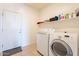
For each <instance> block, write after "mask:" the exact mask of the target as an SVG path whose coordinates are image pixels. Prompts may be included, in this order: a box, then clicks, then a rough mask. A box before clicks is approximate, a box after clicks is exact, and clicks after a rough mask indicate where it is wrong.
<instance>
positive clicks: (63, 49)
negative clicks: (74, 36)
mask: <svg viewBox="0 0 79 59" xmlns="http://www.w3.org/2000/svg"><path fill="white" fill-rule="evenodd" d="M50 47H51V52H52V54H53V55H55V56H73V52H72V49H71V47H70V46H69V45H68V44H67V43H66V42H64V41H62V40H60V39H55V40H53V41H52V44H51V46H50Z"/></svg>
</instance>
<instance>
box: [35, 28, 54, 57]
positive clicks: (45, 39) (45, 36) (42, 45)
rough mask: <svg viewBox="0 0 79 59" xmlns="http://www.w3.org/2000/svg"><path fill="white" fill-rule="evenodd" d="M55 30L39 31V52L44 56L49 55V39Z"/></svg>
mask: <svg viewBox="0 0 79 59" xmlns="http://www.w3.org/2000/svg"><path fill="white" fill-rule="evenodd" d="M52 32H53V30H50V29H43V30H41V31H39V32H38V33H37V42H36V43H37V52H38V53H39V54H41V55H43V56H48V55H49V39H50V33H52Z"/></svg>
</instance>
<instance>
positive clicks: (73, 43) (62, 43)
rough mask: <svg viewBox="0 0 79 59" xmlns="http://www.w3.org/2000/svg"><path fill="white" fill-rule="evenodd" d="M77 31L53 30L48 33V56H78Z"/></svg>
mask: <svg viewBox="0 0 79 59" xmlns="http://www.w3.org/2000/svg"><path fill="white" fill-rule="evenodd" d="M78 55H79V35H78V33H69V32H55V33H54V34H51V35H50V40H49V56H78Z"/></svg>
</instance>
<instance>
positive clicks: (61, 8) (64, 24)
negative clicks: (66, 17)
mask: <svg viewBox="0 0 79 59" xmlns="http://www.w3.org/2000/svg"><path fill="white" fill-rule="evenodd" d="M77 8H79V4H74V3H70V4H68V3H67V4H66V3H65V4H64V3H63V4H57V3H56V4H55V3H54V4H51V5H50V6H48V7H47V8H44V9H43V10H42V11H41V13H40V15H41V16H40V20H48V19H49V18H51V17H54V16H57V15H59V14H62V13H64V14H66V13H71V12H74V11H75V9H77ZM73 20H74V19H73ZM77 22H79V18H78V20H77V21H75V22H74V21H72V20H70V21H57V22H51V23H43V24H40V27H42V28H55V29H64V28H65V29H67V28H75V29H76V28H79V26H78V25H79V23H77Z"/></svg>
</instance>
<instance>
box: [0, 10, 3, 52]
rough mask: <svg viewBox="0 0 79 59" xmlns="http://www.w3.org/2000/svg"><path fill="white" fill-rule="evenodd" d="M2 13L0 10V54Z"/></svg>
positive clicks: (0, 48) (0, 45) (0, 46)
mask: <svg viewBox="0 0 79 59" xmlns="http://www.w3.org/2000/svg"><path fill="white" fill-rule="evenodd" d="M2 40H3V39H2V11H1V10H0V52H1V51H2Z"/></svg>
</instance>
